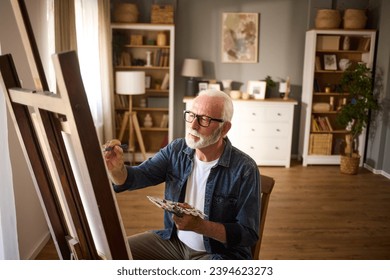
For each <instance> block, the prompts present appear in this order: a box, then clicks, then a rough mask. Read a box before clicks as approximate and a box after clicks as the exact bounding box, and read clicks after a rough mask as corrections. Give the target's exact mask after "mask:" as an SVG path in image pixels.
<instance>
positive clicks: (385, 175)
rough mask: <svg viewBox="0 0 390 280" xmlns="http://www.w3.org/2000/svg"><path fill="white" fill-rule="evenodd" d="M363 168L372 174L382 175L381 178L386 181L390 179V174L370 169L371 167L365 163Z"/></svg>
mask: <svg viewBox="0 0 390 280" xmlns="http://www.w3.org/2000/svg"><path fill="white" fill-rule="evenodd" d="M364 168H366V169H368V170H369V171H371V172H372V173H374V174H376V175H382V176H384V177H386V178H387V179H390V174H389V173H387V172H385V171H383V170H378V169H375V168H372V167H371V166H369V165H368V164H366V163H365V164H364Z"/></svg>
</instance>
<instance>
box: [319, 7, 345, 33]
mask: <svg viewBox="0 0 390 280" xmlns="http://www.w3.org/2000/svg"><path fill="white" fill-rule="evenodd" d="M340 23H341V15H340V11H338V10H331V9H321V10H318V11H317V15H316V20H315V27H316V28H318V29H336V28H339V26H340Z"/></svg>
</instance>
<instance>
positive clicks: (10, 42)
mask: <svg viewBox="0 0 390 280" xmlns="http://www.w3.org/2000/svg"><path fill="white" fill-rule="evenodd" d="M46 2H47V1H45V0H27V1H26V4H27V8H28V11H29V14H30V19H31V21H32V25H33V30H34V32H35V33H40V34H42V35H41V36H40V37H38V38H37V42H38V48H39V49H40V51H41V52H42V53H43V52H44V50H43V49H42V46H46V45H47V37H46V35H45V34H47V32H37V30H39V29H40V30H44V27H45V24H44V20H45V19H46ZM0 43H1V49H2V53H3V54H6V53H11V54H12V56H13V59H14V62H15V65H16V69H17V71H18V75H19V78H20V79H21V80H22V82H23V86H24V87H26V88H33V87H34V84H33V82H32V78H31V74H30V73H29V68H28V67H26V66H27V61H26V55H25V53H24V49H23V46H22V43H21V38H20V36H19V31H18V30H17V26H16V22H15V18H14V15H13V11H12V8H11V4H10V1H1V4H0ZM48 60H49V59H48V58H47V56H46V57H45V58H44V59H43V61H44V63H45V64H46V65H47V61H48ZM3 117H4V116H1V118H3ZM3 124H4V122H3V121H2V122H1V125H2V126H3ZM3 129H6V130H8V133H9V134H8V139H9V155H10V158H11V165H12V178H11V179H12V180H13V187H14V193H15V201H16V217H17V237H18V241H19V253H20V259H29V258H34V257H35V255H36V253H37V252H39V249H40V248H41V246H42V245H44V242H45V240H47V239H48V237H49V230H48V227H47V223H46V220H45V218H44V215H43V211H42V208H41V206H40V202H39V199H38V196H37V193H36V191H35V186H34V184H33V181H32V178H31V176H30V172H29V169H28V166H27V163H26V160H25V158H24V155H23V153H22V149H21V146H20V143H19V141H18V138H17V136H16V132H15V129H14V127H13V123H12V121H11V120H10V119H8V129H7V128H5V127H1V128H0V130H3ZM5 187H10V186H8V184H4V180H3V178H2V179H1V183H0V188H5ZM0 226H2V225H1V224H0ZM2 230H3V231H4V232H6V234H7V232H8V231H10V229H8V228H6V229H4V228H3V229H2ZM8 234H9V233H8ZM10 234H13V233H10ZM3 238H5V240H4V241H5V242H8V240H7V235H3Z"/></svg>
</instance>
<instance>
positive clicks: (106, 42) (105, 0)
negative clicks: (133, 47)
mask: <svg viewBox="0 0 390 280" xmlns="http://www.w3.org/2000/svg"><path fill="white" fill-rule="evenodd" d="M98 12H99V17H98V19H99V35H100V38H99V47H100V63H101V67H100V70H101V71H100V73H101V77H102V78H101V85H102V101H103V107H102V108H103V116H104V118H103V127H104V139H105V141H107V140H109V139H112V138H113V135H114V132H113V131H114V130H113V126H112V124H113V119H114V115H113V112H115V110H114V102H113V88H114V82H113V75H112V73H113V69H112V63H111V54H112V50H111V41H112V40H111V28H110V0H98Z"/></svg>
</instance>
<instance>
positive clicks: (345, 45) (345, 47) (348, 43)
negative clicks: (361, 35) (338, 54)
mask: <svg viewBox="0 0 390 280" xmlns="http://www.w3.org/2000/svg"><path fill="white" fill-rule="evenodd" d="M350 47H351V39H350V38H349V36H345V37H344V41H343V50H344V51H349V48H350Z"/></svg>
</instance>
